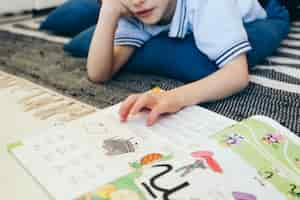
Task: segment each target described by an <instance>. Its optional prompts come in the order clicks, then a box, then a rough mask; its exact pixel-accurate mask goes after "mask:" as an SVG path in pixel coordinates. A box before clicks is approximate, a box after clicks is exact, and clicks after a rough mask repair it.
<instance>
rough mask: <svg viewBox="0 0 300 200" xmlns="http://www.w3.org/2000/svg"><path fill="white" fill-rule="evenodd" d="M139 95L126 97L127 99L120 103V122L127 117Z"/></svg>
mask: <svg viewBox="0 0 300 200" xmlns="http://www.w3.org/2000/svg"><path fill="white" fill-rule="evenodd" d="M139 96H140V95H138V94H133V95H130V96H129V97H127V99H126V100H125V101H124V102H123V103H122V105H121V107H120V109H119V115H120V118H121V120H122V121H125V120H126V119H127V117H128V114H129V112H130V110H131V108H132V106H133V105H134V103H135V102H136V100H137V99H138V98H139Z"/></svg>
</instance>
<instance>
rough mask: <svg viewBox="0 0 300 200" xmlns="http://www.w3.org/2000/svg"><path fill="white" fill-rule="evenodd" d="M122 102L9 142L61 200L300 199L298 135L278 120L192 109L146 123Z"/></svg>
mask: <svg viewBox="0 0 300 200" xmlns="http://www.w3.org/2000/svg"><path fill="white" fill-rule="evenodd" d="M117 109H118V105H116V106H114V107H112V108H109V109H106V110H103V111H99V112H96V113H94V114H91V115H89V116H87V117H84V118H81V119H79V120H76V121H72V122H70V123H67V124H64V125H56V126H55V127H53V128H50V129H47V130H40V131H39V132H36V133H32V134H31V136H29V137H25V138H22V139H20V141H16V143H13V144H9V145H8V150H9V151H10V152H11V153H12V154H13V155H14V156H15V157H16V159H17V160H18V161H19V163H20V164H21V165H22V166H23V167H24V169H26V170H27V171H28V173H29V174H31V175H32V177H33V178H34V179H35V180H36V181H37V182H38V183H39V184H40V185H41V186H42V187H43V188H44V189H45V190H46V191H48V193H49V195H50V196H51V197H53V199H57V200H71V199H75V200H146V199H149V200H151V199H163V200H298V199H300V188H299V187H300V140H299V138H298V137H297V136H295V135H294V134H293V133H291V132H290V131H289V130H287V129H286V128H284V127H282V126H281V125H279V124H278V123H277V122H275V121H273V120H271V119H269V118H266V117H263V116H254V117H251V118H248V119H245V120H243V121H242V122H235V121H232V120H229V119H227V118H225V117H223V116H221V115H218V114H216V113H213V112H210V111H208V110H206V109H203V108H200V107H196V106H194V107H189V108H186V109H184V110H182V111H180V112H179V113H177V114H173V115H169V116H165V117H163V118H162V119H161V120H160V121H159V122H158V123H157V124H155V125H154V126H152V127H146V126H145V113H140V114H139V115H137V116H134V117H131V118H130V119H129V121H128V122H127V123H120V122H119V118H118V115H117Z"/></svg>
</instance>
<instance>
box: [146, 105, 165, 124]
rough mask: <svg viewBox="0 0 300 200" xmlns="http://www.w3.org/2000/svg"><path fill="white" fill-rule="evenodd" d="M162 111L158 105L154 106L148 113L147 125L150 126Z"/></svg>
mask: <svg viewBox="0 0 300 200" xmlns="http://www.w3.org/2000/svg"><path fill="white" fill-rule="evenodd" d="M162 113H164V110H163V108H162V107H160V106H155V107H154V108H153V109H152V110H151V112H150V113H149V115H148V118H147V126H152V125H153V124H154V123H155V122H156V121H157V120H158V118H159V116H160V115H161V114H162Z"/></svg>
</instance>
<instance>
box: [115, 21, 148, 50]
mask: <svg viewBox="0 0 300 200" xmlns="http://www.w3.org/2000/svg"><path fill="white" fill-rule="evenodd" d="M150 38H151V35H150V34H149V33H147V32H146V31H145V30H143V26H142V24H140V23H139V22H138V21H136V20H135V19H131V18H121V19H120V20H119V22H118V27H117V30H116V33H115V38H114V44H115V45H129V46H135V47H141V46H143V45H144V43H145V42H146V41H148V40H149V39H150Z"/></svg>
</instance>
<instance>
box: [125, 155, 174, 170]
mask: <svg viewBox="0 0 300 200" xmlns="http://www.w3.org/2000/svg"><path fill="white" fill-rule="evenodd" d="M171 158H172V155H163V154H161V153H149V154H147V155H145V156H144V157H142V158H141V160H140V161H139V162H133V163H131V164H130V166H131V167H133V168H135V169H139V168H142V167H143V166H145V165H149V164H152V163H154V162H156V161H161V160H169V159H171Z"/></svg>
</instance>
